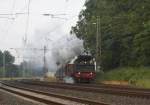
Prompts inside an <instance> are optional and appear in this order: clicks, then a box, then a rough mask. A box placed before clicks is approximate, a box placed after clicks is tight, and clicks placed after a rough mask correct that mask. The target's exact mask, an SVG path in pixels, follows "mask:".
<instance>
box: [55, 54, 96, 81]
mask: <svg viewBox="0 0 150 105" xmlns="http://www.w3.org/2000/svg"><path fill="white" fill-rule="evenodd" d="M56 77H57V78H58V79H62V80H64V78H66V77H69V78H72V79H73V81H74V82H91V81H93V80H94V78H95V60H94V58H93V57H92V56H91V55H79V56H78V57H77V58H75V59H74V61H73V62H72V63H67V64H65V65H64V66H63V67H62V68H60V69H59V70H58V71H57V72H56Z"/></svg>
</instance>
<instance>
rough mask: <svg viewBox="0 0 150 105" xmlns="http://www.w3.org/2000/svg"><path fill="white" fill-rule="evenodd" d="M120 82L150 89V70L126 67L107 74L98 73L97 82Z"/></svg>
mask: <svg viewBox="0 0 150 105" xmlns="http://www.w3.org/2000/svg"><path fill="white" fill-rule="evenodd" d="M107 80H119V81H128V82H129V83H130V84H132V85H136V86H140V87H148V88H150V68H148V67H139V68H132V67H125V68H117V69H114V70H111V71H109V72H106V73H103V74H102V73H98V74H97V77H96V81H97V82H99V81H107Z"/></svg>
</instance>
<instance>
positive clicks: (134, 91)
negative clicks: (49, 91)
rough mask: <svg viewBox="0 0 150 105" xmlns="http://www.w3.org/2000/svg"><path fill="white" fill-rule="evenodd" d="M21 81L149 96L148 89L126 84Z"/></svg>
mask: <svg viewBox="0 0 150 105" xmlns="http://www.w3.org/2000/svg"><path fill="white" fill-rule="evenodd" d="M20 82H21V83H25V84H31V85H40V86H44V87H51V88H61V89H72V90H79V91H90V92H96V93H97V92H99V93H107V94H114V95H122V96H130V97H141V98H150V89H141V88H135V87H134V88H133V87H127V86H119V85H105V84H65V83H51V82H41V81H20Z"/></svg>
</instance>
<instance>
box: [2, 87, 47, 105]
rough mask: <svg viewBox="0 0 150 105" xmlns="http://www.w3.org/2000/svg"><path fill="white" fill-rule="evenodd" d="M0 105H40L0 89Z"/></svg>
mask: <svg viewBox="0 0 150 105" xmlns="http://www.w3.org/2000/svg"><path fill="white" fill-rule="evenodd" d="M0 105H41V103H35V102H33V101H32V102H31V101H29V100H27V99H24V98H20V97H19V96H14V95H12V94H10V93H8V92H5V91H3V90H1V89H0ZM43 105H44V104H43Z"/></svg>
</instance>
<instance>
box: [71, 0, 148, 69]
mask: <svg viewBox="0 0 150 105" xmlns="http://www.w3.org/2000/svg"><path fill="white" fill-rule="evenodd" d="M85 7H86V9H84V10H82V11H81V12H80V14H79V20H78V22H77V25H76V26H74V27H72V30H71V33H72V34H76V36H77V37H78V38H80V39H83V40H84V46H85V48H86V49H89V50H90V51H91V52H92V53H93V54H94V55H96V54H95V49H96V48H95V46H96V45H95V41H96V26H94V25H92V23H96V18H97V16H100V20H101V22H100V26H101V34H102V57H101V58H100V57H99V60H102V66H103V68H104V69H112V68H116V67H120V66H139V65H140V66H142V65H146V66H150V63H149V61H150V57H149V56H150V54H149V51H150V50H149V49H150V47H149V45H150V41H148V40H149V36H150V35H149V21H150V12H149V10H150V1H149V0H86V2H85Z"/></svg>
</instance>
